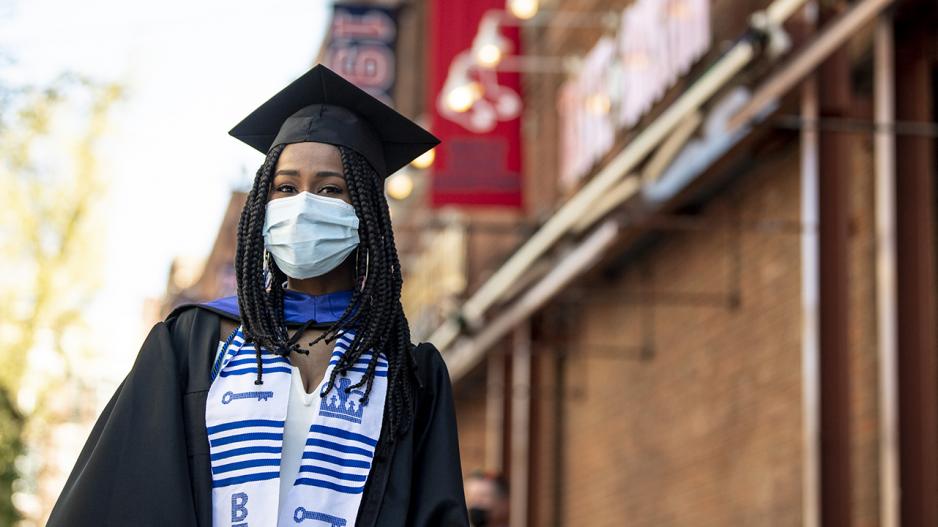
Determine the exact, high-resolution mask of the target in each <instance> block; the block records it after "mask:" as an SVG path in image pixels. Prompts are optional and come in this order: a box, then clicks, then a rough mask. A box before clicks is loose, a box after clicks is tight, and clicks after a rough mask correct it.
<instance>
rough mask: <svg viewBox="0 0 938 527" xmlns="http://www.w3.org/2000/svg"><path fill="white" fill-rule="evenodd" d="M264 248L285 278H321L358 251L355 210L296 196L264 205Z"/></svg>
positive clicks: (329, 200)
mask: <svg viewBox="0 0 938 527" xmlns="http://www.w3.org/2000/svg"><path fill="white" fill-rule="evenodd" d="M263 233H264V246H265V247H266V248H267V251H268V252H269V253H270V255H271V256H272V257H273V259H274V261H275V262H277V267H279V268H280V270H281V271H283V272H284V273H286V275H287V276H289V277H291V278H296V279H303V278H312V277H314V276H322V275H324V274H326V273H328V272H329V271H331V270H333V269H335V268H336V266H338V265H339V264H340V263H342V262H343V261H344V260H345V258H346V257H348V255H349V254H350V253H351V252H352V251H353V250H354V249H355V248H356V247H358V243H359V239H358V216H356V215H355V207H353V206H351V205H350V204H348V203H346V202H344V201H342V200H340V199H337V198H327V197H325V196H317V195H316V194H311V193H309V192H305V191H304V192H300V193H299V194H297V195H295V196H290V197H288V198H278V199H274V200H271V201H269V202H267V214H266V216H265V218H264V230H263Z"/></svg>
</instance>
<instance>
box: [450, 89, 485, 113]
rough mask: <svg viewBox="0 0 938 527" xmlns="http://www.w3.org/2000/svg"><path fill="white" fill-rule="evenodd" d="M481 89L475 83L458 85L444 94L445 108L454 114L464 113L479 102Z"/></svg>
mask: <svg viewBox="0 0 938 527" xmlns="http://www.w3.org/2000/svg"><path fill="white" fill-rule="evenodd" d="M481 92H482V89H481V87H480V86H479V83H477V82H470V83H468V84H460V85H459V86H456V87H455V88H453V89H451V90H449V91H448V92H446V106H447V107H448V108H449V109H450V110H453V111H454V112H459V113H462V112H465V111H468V110H469V108H472V105H473V104H475V102H476V101H477V100H479V96H480V95H481Z"/></svg>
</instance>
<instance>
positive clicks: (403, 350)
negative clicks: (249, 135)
mask: <svg viewBox="0 0 938 527" xmlns="http://www.w3.org/2000/svg"><path fill="white" fill-rule="evenodd" d="M285 146H286V145H278V146H276V147H274V148H272V149H271V150H270V152H268V154H267V158H266V159H265V160H264V163H263V165H261V167H260V168H259V169H258V171H257V175H256V177H255V178H254V184H253V186H252V188H251V192H250V193H249V194H248V197H247V202H246V203H245V205H244V209H243V210H242V211H241V219H240V221H239V223H238V245H237V250H236V253H235V273H236V276H237V281H238V307H239V308H240V310H241V322H242V324H243V327H244V335H245V340H246V341H249V342H254V343H255V347H256V349H257V354H256V359H257V380H255V381H254V383H255V384H263V382H264V381H263V363H262V362H261V347H264V348H267V349H268V350H270V351H272V352H273V353H276V354H279V355H283V356H286V355H289V353H290V352H291V351H295V352H298V353H309V351H308V350H305V349H301V348H300V346H299V345H298V344H296V340H297V339H298V338H299V337H300V336H301V334H302V333H303V331H304V329H305V326H304V328H301V329H299V330H297V332H296V333H295V334H294V336H293V337H292V338H290V337H289V335H288V332H287V328H286V324H285V321H284V314H283V298H284V292H283V283H284V281H285V280H286V279H287V277H286V274H285V273H284V272H283V271H281V270H280V269H279V268H278V267H277V264H276V262H275V261H274V260H273V259H272V258H270V255H269V253H266V251H264V238H263V232H262V231H263V225H264V217H265V214H266V210H267V209H266V208H267V200H268V195H269V192H270V187H271V184H272V182H273V174H274V169H275V167H276V165H277V160H278V159H279V157H280V153H281V152H283V149H284V148H285ZM338 149H339V154H340V156H341V158H342V167H343V171H344V172H345V180H346V185H347V186H348V191H349V198H350V199H351V202H352V206H353V207H354V208H355V213H356V215H357V216H358V218H359V228H358V235H359V240H360V242H359V245H358V248H357V249H356V251H358V254H357V256H358V257H357V258H356V264H355V287H354V289H353V292H352V298H351V300H350V301H349V304H348V306H347V307H346V309H345V311H344V312H343V313H342V316H341V317H339V320H337V321H336V322H335V323H333V324H331V325H330V326H329V327H328V328H327V329H326V330H325V331H324V332H323V333H322V334H321V335H319V336H318V337H316V339H315V340H313V341H311V342H309V345H313V344H315V343H316V342H319V341H320V340H324V341H325V342H326V343H329V342H332V341H333V340H335V339H336V338H338V337H339V335H340V332H341V331H342V330H343V329H344V328H347V327H349V326H354V327H355V328H356V330H355V332H354V338H353V339H352V342H351V344H350V345H349V347H348V350H347V351H346V352H345V353H344V354H343V355H342V357H341V358H340V359H339V362H338V364H336V366H335V367H334V368H333V369H332V373H331V375H330V376H329V382H328V385H327V386H326V388H325V390H323V391H322V393H320V396H321V397H325V396H326V395H327V394H328V393H329V392H330V391H331V390H332V389H333V388H335V387H336V378H337V376H339V375H343V376H344V375H345V374H346V373H347V372H348V370H349V368H351V367H352V366H353V364H354V363H355V361H356V360H358V359H359V357H361V355H362V353H364V352H366V351H368V350H374V351H375V353H372V354H371V358H370V359H369V362H368V367H367V369H366V372H365V374H364V375H363V376H362V379H361V381H359V382H358V383H356V384H354V385H352V386H348V387H347V388H345V391H346V392H347V393H348V392H351V390H353V389H355V388H358V387H361V386H363V385H364V387H365V390H364V395H362V397H361V399H360V402H361V404H366V403H367V402H368V397H369V395H370V393H371V388H372V385H373V383H374V377H375V369H376V367H377V365H378V358H379V355H381V354H384V356H385V357H386V358H387V362H388V388H387V390H388V391H387V404H386V418H387V419H388V425H389V426H388V430H389V435H388V437H389V438H390V440H391V441H393V440H394V439H395V438H396V437H397V436H399V435H400V434H402V433H403V432H405V431H406V430H407V429H408V428H409V426H410V424H411V422H412V419H413V413H414V399H415V394H414V391H413V387H414V386H415V385H416V386H418V387H419V386H420V380H419V378H418V377H417V373H416V371H417V370H416V360H415V357H414V352H413V348H414V345H413V344H412V343H411V340H410V329H409V326H408V323H407V318H406V317H405V316H404V310H403V307H402V305H401V301H400V296H401V285H402V283H403V279H402V276H401V265H400V261H399V260H398V256H397V247H396V246H395V244H394V233H393V232H392V230H391V219H390V214H389V211H388V202H387V199H386V198H385V196H384V188H383V180H382V178H380V177H379V176H378V175H377V173H376V172H375V170H374V169H373V168H372V167H371V165H370V164H369V163H368V162H367V161H366V160H365V158H364V157H363V156H362V155H361V154H359V153H358V152H355V151H354V150H351V149H349V148H346V147H344V146H338ZM265 253H266V256H265ZM265 260H266V262H265ZM265 263H266V265H267V267H268V269H269V273H270V275H271V277H270V278H271V279H270V280H269V281H268V280H267V279H266V278H265V274H264V264H265ZM336 389H340V388H336Z"/></svg>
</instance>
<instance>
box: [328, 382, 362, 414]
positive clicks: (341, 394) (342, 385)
mask: <svg viewBox="0 0 938 527" xmlns="http://www.w3.org/2000/svg"><path fill="white" fill-rule="evenodd" d="M351 385H352V381H351V380H350V379H348V378H346V377H343V378H341V379H339V381H338V386H336V389H335V390H333V392H332V393H331V394H329V395H328V396H326V397H324V398H323V399H322V402H321V403H319V415H322V416H325V417H335V418H337V419H345V420H346V421H351V422H353V423H361V422H362V413H363V412H364V411H365V405H363V404H361V403H360V402H358V398H357V397H356V398H352V394H357V395H365V392H363V391H361V390H352V391H351V392H346V391H345V390H347V389H348V387H349V386H351Z"/></svg>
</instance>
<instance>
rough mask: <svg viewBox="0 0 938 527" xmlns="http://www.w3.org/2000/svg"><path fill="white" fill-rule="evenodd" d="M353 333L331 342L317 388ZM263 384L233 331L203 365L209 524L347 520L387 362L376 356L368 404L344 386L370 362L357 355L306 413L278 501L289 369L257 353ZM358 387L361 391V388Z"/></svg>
mask: <svg viewBox="0 0 938 527" xmlns="http://www.w3.org/2000/svg"><path fill="white" fill-rule="evenodd" d="M353 337H354V334H353V333H351V332H349V331H346V332H345V333H343V334H342V335H341V336H340V337H339V338H338V339H337V341H336V344H335V348H334V349H333V352H332V357H331V358H330V361H329V366H328V368H327V369H326V372H325V375H324V377H323V380H322V382H321V383H320V384H319V392H320V393H322V392H323V390H324V389H325V387H326V386H327V385H328V380H329V376H330V374H331V373H332V370H333V368H335V366H336V364H338V361H339V359H340V358H341V357H342V355H343V354H344V353H345V352H346V350H347V349H348V346H349V344H350V343H351V341H352V338H353ZM261 351H262V353H261V361H262V363H263V365H264V377H263V379H264V384H262V385H255V384H254V381H255V379H256V378H257V358H256V352H255V347H254V345H253V344H248V343H245V342H244V335H243V333H242V328H241V327H239V328H238V329H237V330H236V331H235V332H234V333H232V334H231V335H230V336H229V338H228V339H227V341H226V342H225V343H224V344H223V345H222V347H221V349H220V351H219V354H218V358H217V359H216V361H215V366H214V367H213V368H212V375H213V380H212V385H211V388H210V389H209V393H208V401H207V403H206V409H205V423H206V426H207V431H208V440H209V450H210V454H211V463H212V509H213V516H212V525H213V527H276V526H280V527H284V526H287V525H293V526H295V525H303V524H305V525H310V526H317V527H319V526H333V527H339V526H352V525H355V519H356V516H357V514H358V507H359V503H360V502H361V499H362V493H363V491H364V488H365V481H366V480H367V478H368V474H369V472H370V470H371V465H372V459H373V457H374V452H375V447H376V445H377V442H378V435H379V433H380V431H381V421H382V418H383V414H384V401H385V395H386V392H387V376H388V363H387V360H385V358H384V357H383V356H382V357H379V360H378V367H377V369H376V372H375V378H374V385H373V386H372V389H371V394H370V396H369V401H368V404H366V405H362V404H360V403H359V398H360V397H361V396H362V395H363V393H364V392H363V391H362V390H361V389H359V388H356V389H354V390H351V393H346V389H348V388H349V387H351V386H352V385H354V384H356V383H357V382H358V381H359V380H361V378H362V376H363V375H364V373H365V372H366V371H367V364H368V362H369V361H370V359H371V354H370V353H365V354H363V355H362V357H361V358H360V359H359V360H358V361H357V362H356V363H355V364H354V366H353V367H352V368H351V369H350V370H349V373H348V375H347V376H344V377H343V376H339V377H337V378H336V384H335V387H334V388H333V389H332V391H331V392H329V394H328V395H327V396H326V397H324V398H322V399H321V400H320V402H319V403H318V404H313V405H312V406H310V407H308V408H304V409H306V410H309V411H314V412H316V414H315V415H314V416H313V424H312V426H310V429H309V433H308V435H307V438H306V445H305V448H304V450H303V457H302V461H301V465H300V469H299V474H298V476H297V477H296V479H295V481H294V483H293V486H292V487H291V488H290V492H289V494H288V496H287V499H286V502H285V503H286V504H287V507H285V509H284V510H279V511H278V510H277V509H278V503H279V499H280V496H279V494H280V461H281V453H282V450H283V431H284V421H285V419H286V416H287V403H288V401H289V396H290V389H291V375H292V372H293V370H292V369H291V367H290V361H289V359H288V358H286V357H281V356H278V355H275V354H273V353H271V352H269V351H267V350H264V349H262V350H261ZM362 388H363V387H362Z"/></svg>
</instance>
